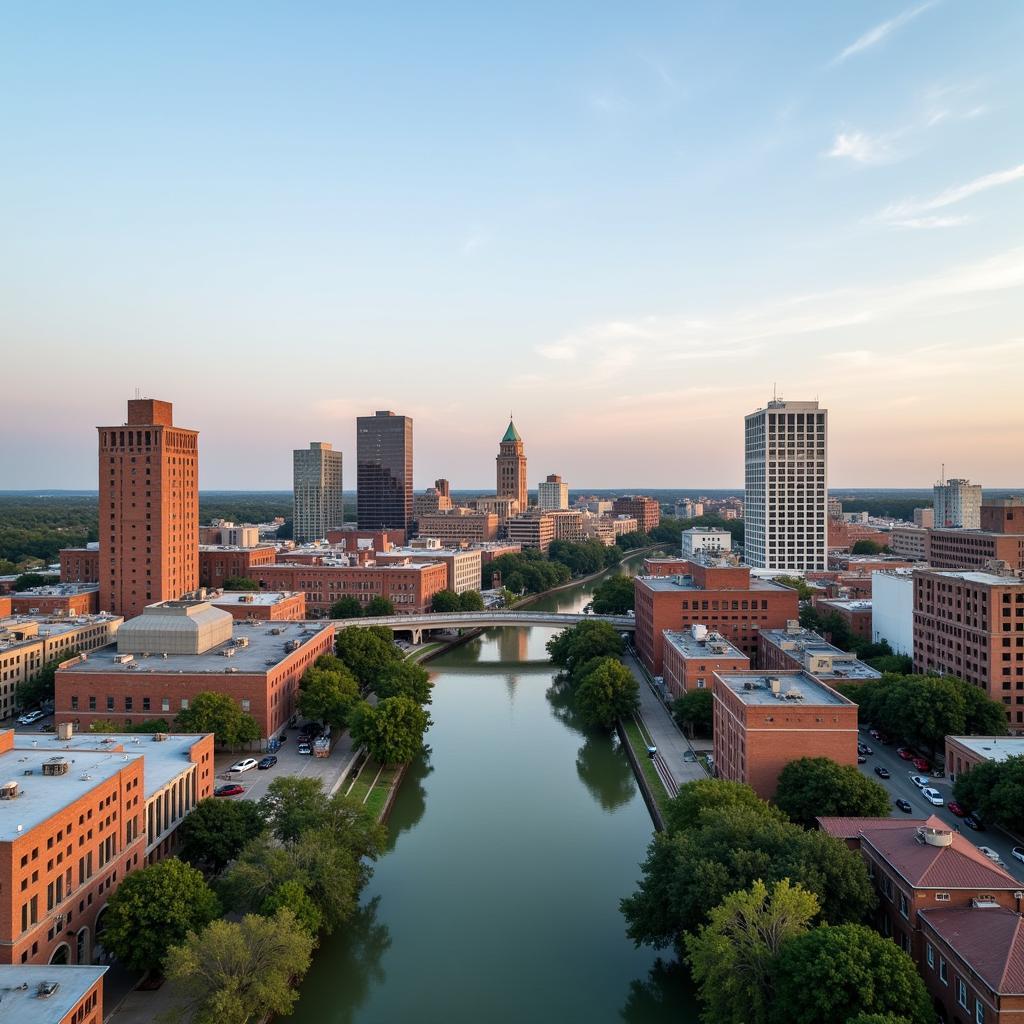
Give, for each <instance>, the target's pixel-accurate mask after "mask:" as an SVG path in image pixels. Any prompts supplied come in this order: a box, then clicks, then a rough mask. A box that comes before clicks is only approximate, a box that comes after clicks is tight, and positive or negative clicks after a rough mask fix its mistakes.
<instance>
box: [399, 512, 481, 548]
mask: <svg viewBox="0 0 1024 1024" xmlns="http://www.w3.org/2000/svg"><path fill="white" fill-rule="evenodd" d="M499 526H500V520H499V518H498V515H497V514H496V513H494V512H485V511H477V510H475V509H468V508H453V509H449V510H448V511H446V512H430V513H426V514H424V515H421V516H420V517H419V520H418V527H419V529H418V533H419V536H421V537H436V538H437V539H438V540H439V541H441V542H442V543H443V544H477V543H484V544H486V543H489V542H491V541H493V540H494V539H495V538H496V537H497V536H498V527H499ZM382 550H383V549H382Z"/></svg>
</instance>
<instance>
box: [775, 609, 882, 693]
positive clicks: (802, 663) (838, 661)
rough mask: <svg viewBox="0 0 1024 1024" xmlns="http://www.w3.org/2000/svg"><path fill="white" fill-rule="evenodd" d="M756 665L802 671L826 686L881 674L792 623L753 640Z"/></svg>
mask: <svg viewBox="0 0 1024 1024" xmlns="http://www.w3.org/2000/svg"><path fill="white" fill-rule="evenodd" d="M757 664H758V667H759V668H760V669H761V670H762V671H766V670H768V669H771V670H773V671H774V670H781V671H783V672H792V671H794V670H797V669H803V671H805V672H809V673H810V674H811V675H812V676H814V678H815V679H820V680H821V681H822V682H823V683H828V685H829V686H845V685H848V684H850V683H865V682H867V681H868V680H870V679H881V678H882V673H881V672H879V671H878V670H877V669H873V668H872V667H871V666H870V665H865V664H864V662H863V661H860V660H859V659H858V658H857V656H856V655H855V654H853V653H851V652H848V651H843V650H841V649H840V648H838V647H836V646H834V645H833V644H830V643H829V642H828V641H827V640H825V639H824V638H823V637H821V636H819V635H818V634H817V633H815V632H814V631H813V630H811V629H804V627H803V626H801V625H800V623H799V622H797V621H796V620H794V621H792V622H788V623H786V626H785V628H784V629H762V630H761V631H760V633H759V634H758V638H757Z"/></svg>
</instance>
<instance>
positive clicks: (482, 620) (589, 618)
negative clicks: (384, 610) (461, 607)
mask: <svg viewBox="0 0 1024 1024" xmlns="http://www.w3.org/2000/svg"><path fill="white" fill-rule="evenodd" d="M331 621H333V622H334V624H335V626H336V627H337V628H339V629H345V628H347V627H350V626H386V627H388V628H389V629H438V628H440V627H442V626H460V627H483V626H505V625H521V626H529V625H538V626H574V625H576V624H577V623H580V622H607V623H608V624H609V625H611V626H614V627H615V628H616V629H626V630H632V629H633V628H634V625H635V620H634V619H633V617H632V616H628V615H585V614H583V613H575V612H528V611H486V610H485V611H479V612H425V613H423V614H420V615H375V616H372V617H370V618H355V619H333V620H331Z"/></svg>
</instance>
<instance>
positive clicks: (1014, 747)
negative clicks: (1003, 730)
mask: <svg viewBox="0 0 1024 1024" xmlns="http://www.w3.org/2000/svg"><path fill="white" fill-rule="evenodd" d="M946 738H947V739H950V740H956V742H957V743H959V744H960V745H961V746H962V747H966V748H967V749H968V750H970V751H972V752H973V753H975V754H977V755H978V756H979V757H984V758H986V759H987V760H989V761H1005V760H1006V759H1007V758H1008V757H1020V756H1021V755H1024V736H947V737H946Z"/></svg>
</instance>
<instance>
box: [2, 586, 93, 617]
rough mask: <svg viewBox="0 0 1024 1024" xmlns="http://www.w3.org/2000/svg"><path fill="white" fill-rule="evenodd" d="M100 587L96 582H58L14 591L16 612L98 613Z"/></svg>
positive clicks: (12, 596) (13, 604) (35, 613)
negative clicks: (47, 585) (17, 591)
mask: <svg viewBox="0 0 1024 1024" xmlns="http://www.w3.org/2000/svg"><path fill="white" fill-rule="evenodd" d="M99 603H100V588H99V587H98V586H96V585H95V584H93V583H57V584H54V585H53V586H49V587H33V588H32V589H31V590H23V591H21V592H20V593H16V594H12V595H11V613H12V614H13V615H69V616H70V615H95V614H96V613H97V612H98V611H99Z"/></svg>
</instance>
